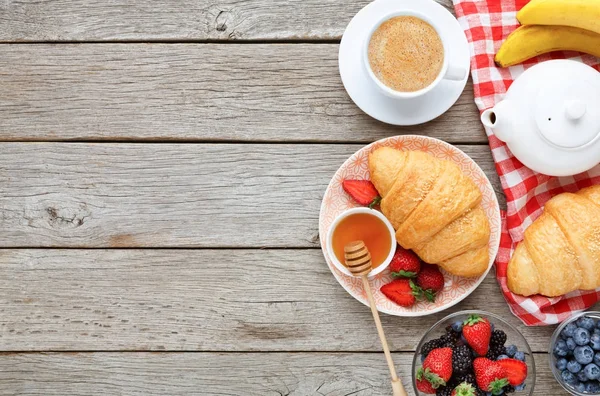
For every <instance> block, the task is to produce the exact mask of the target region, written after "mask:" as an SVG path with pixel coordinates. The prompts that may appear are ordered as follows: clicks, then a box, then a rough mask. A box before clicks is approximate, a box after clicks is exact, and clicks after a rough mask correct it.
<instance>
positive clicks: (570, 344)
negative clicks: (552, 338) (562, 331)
mask: <svg viewBox="0 0 600 396" xmlns="http://www.w3.org/2000/svg"><path fill="white" fill-rule="evenodd" d="M565 342H566V343H567V348H569V350H570V351H572V350H573V349H575V347H576V346H577V344H576V343H575V340H574V339H573V337H569V338H567V341H565Z"/></svg>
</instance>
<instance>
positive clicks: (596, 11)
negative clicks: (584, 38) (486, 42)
mask: <svg viewBox="0 0 600 396" xmlns="http://www.w3.org/2000/svg"><path fill="white" fill-rule="evenodd" d="M517 19H518V20H519V22H521V25H563V26H572V27H577V28H581V29H586V30H591V31H593V32H596V33H599V34H600V0H531V1H530V2H529V3H527V4H526V5H525V7H523V8H522V9H521V10H520V11H519V12H518V13H517Z"/></svg>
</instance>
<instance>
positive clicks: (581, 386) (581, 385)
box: [575, 382, 585, 392]
mask: <svg viewBox="0 0 600 396" xmlns="http://www.w3.org/2000/svg"><path fill="white" fill-rule="evenodd" d="M575 389H577V392H585V384H584V383H583V382H580V383H579V384H577V386H576V387H575Z"/></svg>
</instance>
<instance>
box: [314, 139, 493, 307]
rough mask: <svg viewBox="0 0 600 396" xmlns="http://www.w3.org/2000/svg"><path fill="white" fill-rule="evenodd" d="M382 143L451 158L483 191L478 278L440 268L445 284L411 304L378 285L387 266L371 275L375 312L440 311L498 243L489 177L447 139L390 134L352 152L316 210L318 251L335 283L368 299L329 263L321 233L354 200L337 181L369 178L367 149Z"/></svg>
mask: <svg viewBox="0 0 600 396" xmlns="http://www.w3.org/2000/svg"><path fill="white" fill-rule="evenodd" d="M383 146H388V147H393V148H396V149H398V150H402V151H411V150H413V151H414V150H420V151H424V152H426V153H429V154H431V155H433V156H434V157H437V158H442V159H446V160H450V161H452V162H454V163H455V164H457V165H458V166H459V167H460V168H461V170H462V171H463V172H464V173H465V174H466V175H468V176H470V177H471V178H472V179H473V181H474V182H475V184H477V186H478V187H479V189H480V190H481V193H482V194H483V201H482V204H481V205H482V207H483V209H484V210H485V212H486V214H487V216H488V220H489V222H490V228H491V235H490V244H489V247H490V263H489V266H488V269H487V271H486V272H485V274H483V275H481V276H480V277H479V278H462V277H459V276H454V275H450V274H449V273H447V272H444V271H443V272H444V277H445V279H446V284H445V286H444V290H442V291H441V292H440V293H439V294H438V296H437V298H436V301H435V303H430V302H425V301H421V302H418V303H416V304H415V305H413V306H412V307H410V308H405V307H401V306H399V305H396V304H394V303H393V302H391V301H390V300H388V299H387V298H386V297H385V296H384V295H383V294H382V293H381V292H380V291H379V289H380V288H381V286H382V285H384V284H386V283H388V282H389V281H390V280H391V277H390V271H389V270H387V269H386V270H385V271H383V272H382V273H381V274H379V275H377V276H375V277H373V278H370V281H371V288H372V289H373V292H374V294H375V301H376V303H377V309H378V310H379V311H380V312H384V313H387V314H390V315H397V316H423V315H430V314H433V313H436V312H439V311H443V310H444V309H447V308H450V307H451V306H453V305H454V304H457V303H458V302H460V301H461V300H463V299H464V298H465V297H467V296H468V295H469V294H471V293H472V292H473V290H475V289H476V288H477V286H479V284H480V283H481V282H482V281H483V279H484V278H485V277H486V275H487V273H488V272H489V270H490V268H491V267H492V264H493V262H494V258H495V257H496V253H497V252H498V245H499V244H500V208H499V206H498V200H497V199H496V193H495V192H494V189H493V187H492V185H491V183H490V181H489V180H488V178H487V176H486V175H485V173H483V171H482V170H481V168H480V167H479V166H478V165H477V164H476V163H475V162H474V161H473V160H472V159H471V158H469V156H468V155H466V154H465V153H463V152H462V151H460V150H459V149H457V148H456V147H454V146H452V145H450V144H448V143H445V142H443V141H441V140H438V139H434V138H430V137H426V136H415V135H405V136H395V137H390V138H387V139H382V140H379V141H377V142H375V143H372V144H370V145H368V146H366V147H363V148H362V149H360V150H359V151H357V152H356V153H354V154H353V155H352V156H351V157H350V158H349V159H348V160H347V161H346V162H344V164H343V165H342V166H341V167H340V169H338V171H337V172H336V173H335V175H334V176H333V179H331V182H330V183H329V186H328V187H327V191H325V196H324V197H323V202H322V204H321V214H320V216H319V235H320V237H321V249H322V250H323V255H324V256H325V260H326V261H327V265H328V266H329V269H330V270H331V272H332V273H333V275H334V276H335V278H336V279H337V280H338V282H339V283H340V285H342V287H343V288H344V289H346V291H347V292H348V293H350V295H352V296H353V297H354V298H356V299H357V300H358V301H360V302H362V303H363V304H365V305H369V303H368V301H367V298H366V295H365V292H364V289H363V287H362V281H361V280H360V278H354V277H351V276H347V275H344V274H342V273H341V272H340V271H338V270H337V269H336V268H335V267H334V265H333V264H332V263H331V260H330V259H329V257H328V255H327V247H326V243H327V241H326V237H327V231H328V230H329V227H330V226H331V223H332V222H333V220H334V219H335V218H336V217H337V216H338V215H339V214H340V213H342V212H343V211H345V210H347V209H350V208H352V207H354V206H357V205H356V204H355V203H354V202H353V201H352V199H351V198H350V197H349V196H348V195H347V194H346V193H345V192H344V190H343V189H342V181H343V180H344V179H346V178H352V179H370V175H369V166H368V158H369V153H371V152H372V151H373V150H375V149H377V148H379V147H383Z"/></svg>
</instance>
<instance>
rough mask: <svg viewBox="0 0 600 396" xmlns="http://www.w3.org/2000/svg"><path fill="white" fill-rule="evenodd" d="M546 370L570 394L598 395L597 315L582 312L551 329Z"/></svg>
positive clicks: (599, 326) (599, 337)
mask: <svg viewBox="0 0 600 396" xmlns="http://www.w3.org/2000/svg"><path fill="white" fill-rule="evenodd" d="M550 367H551V369H552V373H553V374H554V378H556V380H557V381H558V383H559V384H561V385H562V387H563V388H565V390H566V391H567V392H569V393H571V394H572V395H577V396H579V395H600V312H592V311H589V312H582V313H580V314H578V315H575V316H573V317H572V318H570V319H568V320H565V321H564V322H563V323H562V324H561V325H560V326H558V327H557V328H556V330H554V334H552V338H551V339H550Z"/></svg>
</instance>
